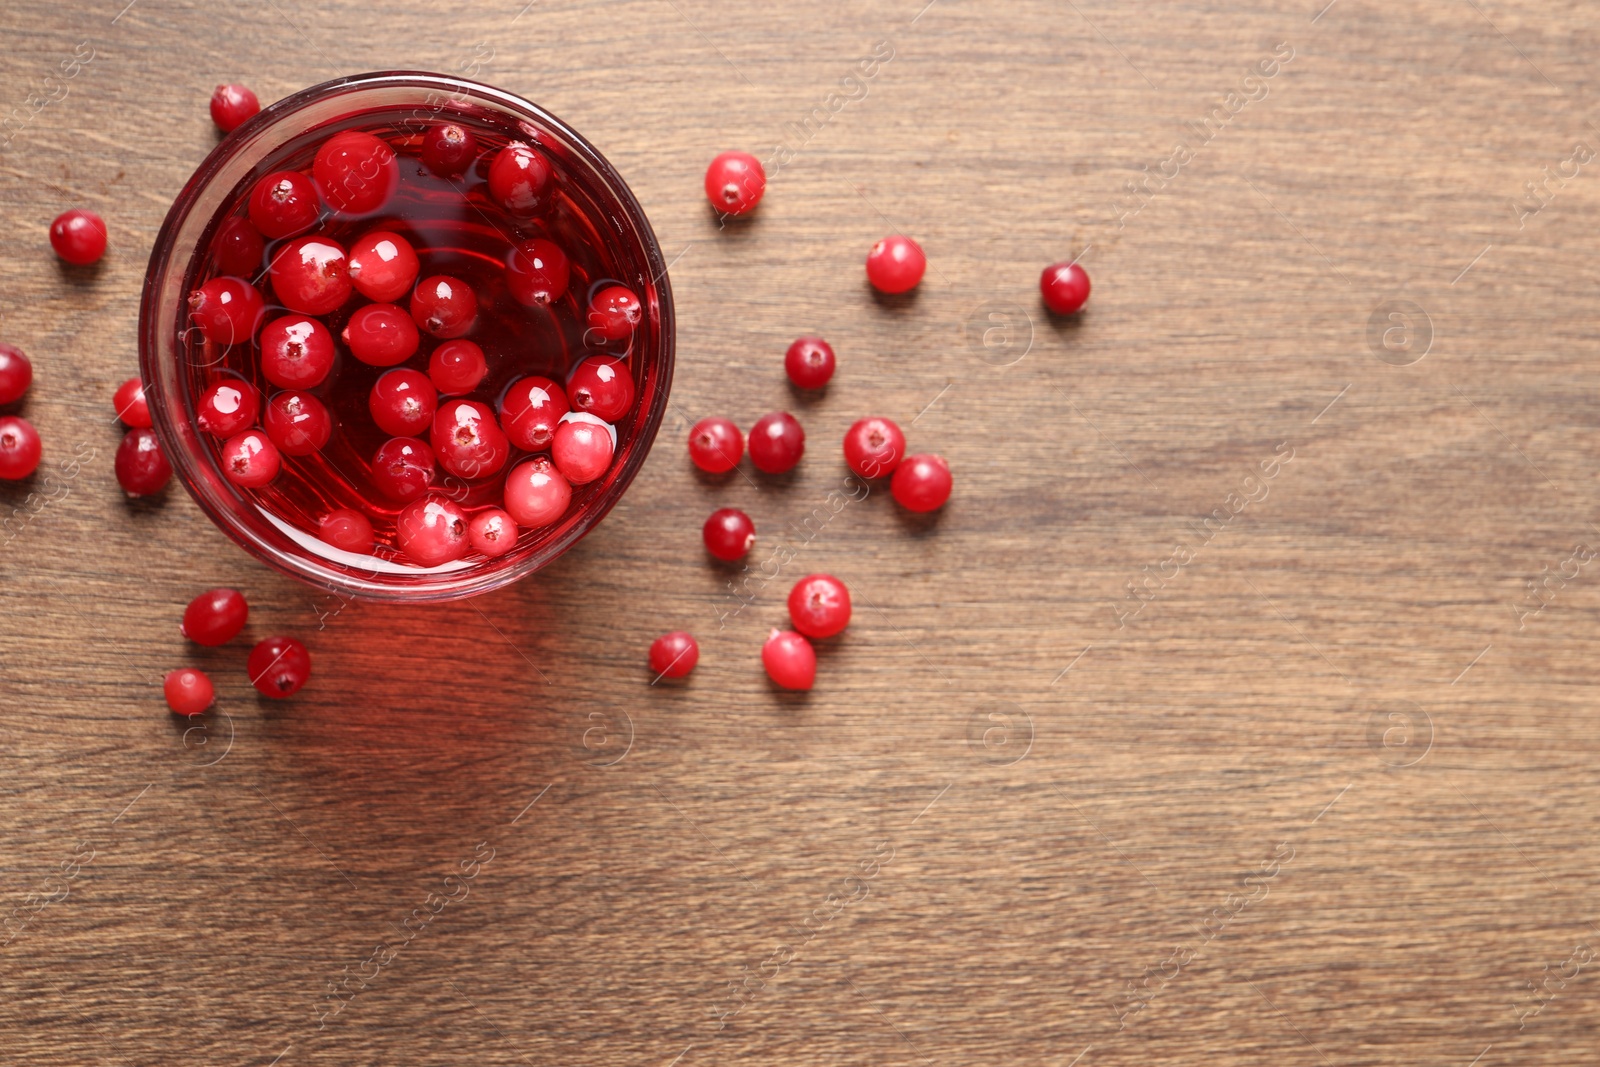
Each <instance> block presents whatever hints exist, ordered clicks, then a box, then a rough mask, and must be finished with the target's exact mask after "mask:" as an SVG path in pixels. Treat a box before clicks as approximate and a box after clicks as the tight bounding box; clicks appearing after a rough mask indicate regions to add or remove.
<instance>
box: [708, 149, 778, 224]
mask: <svg viewBox="0 0 1600 1067" xmlns="http://www.w3.org/2000/svg"><path fill="white" fill-rule="evenodd" d="M766 189H767V172H766V171H765V170H763V169H762V168H761V161H760V160H759V159H757V158H756V157H755V156H752V155H751V154H750V153H748V152H724V153H722V154H721V155H720V156H718V157H717V158H716V159H713V160H712V161H711V166H709V167H707V168H706V198H707V199H708V200H710V201H711V206H712V207H714V208H716V209H717V210H718V211H721V212H723V213H724V214H728V215H743V214H744V213H745V212H747V211H751V210H754V208H755V206H756V205H757V204H759V203H761V194H762V193H764V192H766Z"/></svg>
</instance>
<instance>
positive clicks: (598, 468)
mask: <svg viewBox="0 0 1600 1067" xmlns="http://www.w3.org/2000/svg"><path fill="white" fill-rule="evenodd" d="M591 420H592V421H591ZM612 433H613V431H612V429H611V427H609V426H607V425H605V423H603V422H601V421H599V420H598V419H596V418H595V417H594V416H592V415H587V416H585V415H582V414H580V413H579V412H570V413H569V414H567V415H566V416H565V417H564V418H563V419H562V421H561V424H560V425H559V426H557V427H556V436H555V440H554V441H552V442H550V457H551V458H552V459H554V460H555V463H556V468H557V469H558V470H560V471H561V473H562V474H564V475H565V476H566V479H567V481H569V482H571V483H572V484H573V485H587V484H588V483H590V482H592V481H594V480H595V479H596V478H598V477H600V476H601V475H602V474H604V473H605V472H606V468H608V467H610V466H611V455H612V453H613V452H614V451H616V442H615V441H614V440H613V439H612V436H611V435H612Z"/></svg>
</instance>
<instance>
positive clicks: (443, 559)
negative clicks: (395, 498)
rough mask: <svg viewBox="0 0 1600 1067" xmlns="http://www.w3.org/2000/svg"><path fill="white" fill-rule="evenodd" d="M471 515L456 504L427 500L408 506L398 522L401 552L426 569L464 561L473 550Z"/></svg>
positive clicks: (397, 529)
mask: <svg viewBox="0 0 1600 1067" xmlns="http://www.w3.org/2000/svg"><path fill="white" fill-rule="evenodd" d="M467 526H468V522H467V514H466V512H464V511H462V510H461V507H460V505H458V504H457V503H456V502H455V501H454V500H448V499H446V498H445V497H442V496H425V497H423V498H422V499H421V500H416V501H413V502H412V503H410V504H408V505H406V509H405V510H404V511H402V512H401V513H400V515H399V517H398V518H397V519H395V534H396V536H397V538H398V540H399V542H400V551H402V552H404V553H405V554H406V555H407V556H410V557H411V558H412V559H413V560H415V561H416V562H418V563H420V564H422V565H423V566H424V567H437V566H439V565H440V564H441V563H449V562H450V561H451V560H457V559H460V558H461V557H462V556H464V555H466V554H467V549H469V548H470V547H472V545H471V542H470V541H469V540H468V539H467Z"/></svg>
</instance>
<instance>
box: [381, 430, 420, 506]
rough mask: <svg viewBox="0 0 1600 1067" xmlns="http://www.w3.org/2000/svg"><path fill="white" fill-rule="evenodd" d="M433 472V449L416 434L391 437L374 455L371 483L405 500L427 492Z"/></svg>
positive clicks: (383, 491)
mask: <svg viewBox="0 0 1600 1067" xmlns="http://www.w3.org/2000/svg"><path fill="white" fill-rule="evenodd" d="M433 474H434V458H433V449H431V448H429V447H428V444H427V442H426V441H422V440H419V439H418V438H415V437H391V438H389V440H387V441H385V442H384V443H383V444H381V445H379V446H378V451H377V452H375V453H374V454H373V456H372V483H373V484H374V485H376V486H377V487H378V491H379V492H381V493H382V494H383V495H384V496H386V497H389V498H390V499H391V500H398V501H399V502H400V503H402V504H404V503H406V502H407V501H410V500H415V499H416V498H417V497H419V496H421V495H422V494H423V493H425V492H427V491H428V487H429V486H430V485H432V484H433Z"/></svg>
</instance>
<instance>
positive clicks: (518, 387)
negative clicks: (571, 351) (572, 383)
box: [500, 375, 572, 452]
mask: <svg viewBox="0 0 1600 1067" xmlns="http://www.w3.org/2000/svg"><path fill="white" fill-rule="evenodd" d="M570 410H572V408H571V407H570V405H568V403H567V394H566V391H565V390H564V389H562V388H561V386H559V385H557V384H556V383H555V382H553V381H551V380H550V379H549V378H541V377H539V376H538V375H530V376H528V377H526V378H518V379H517V380H516V381H514V382H512V383H511V388H509V389H507V390H506V395H505V398H504V399H503V400H501V401H500V424H501V425H502V426H504V427H505V431H506V436H507V437H509V438H510V439H511V443H512V444H514V445H516V446H517V447H518V448H520V449H523V450H524V451H527V452H543V451H544V450H545V449H547V448H549V447H550V442H551V441H553V440H555V436H556V426H557V424H559V423H560V422H561V416H563V415H565V414H566V413H567V412H568V411H570Z"/></svg>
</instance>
